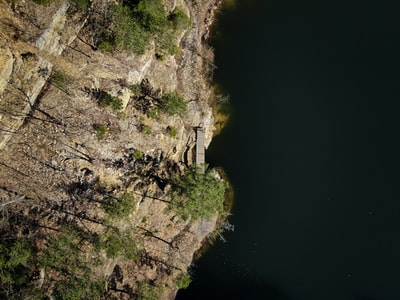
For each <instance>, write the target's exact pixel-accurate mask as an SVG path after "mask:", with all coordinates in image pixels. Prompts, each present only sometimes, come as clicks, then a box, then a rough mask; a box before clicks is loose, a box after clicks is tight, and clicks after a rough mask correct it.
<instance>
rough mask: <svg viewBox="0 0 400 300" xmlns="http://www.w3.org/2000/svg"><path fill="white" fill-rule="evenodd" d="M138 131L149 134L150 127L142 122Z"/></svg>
mask: <svg viewBox="0 0 400 300" xmlns="http://www.w3.org/2000/svg"><path fill="white" fill-rule="evenodd" d="M140 132H141V133H143V134H144V135H150V134H151V127H150V126H149V125H145V124H142V125H141V126H140Z"/></svg>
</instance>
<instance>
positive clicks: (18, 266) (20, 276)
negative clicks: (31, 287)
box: [0, 240, 32, 286]
mask: <svg viewBox="0 0 400 300" xmlns="http://www.w3.org/2000/svg"><path fill="white" fill-rule="evenodd" d="M31 257H32V247H31V246H30V245H29V244H28V243H26V242H24V241H20V240H15V241H12V240H9V241H2V242H1V243H0V286H1V284H13V285H16V286H21V285H23V284H25V283H27V282H28V280H29V277H30V275H31V271H30V270H29V269H28V267H27V264H28V263H29V262H30V260H31Z"/></svg>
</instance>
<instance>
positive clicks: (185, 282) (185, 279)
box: [176, 273, 192, 289]
mask: <svg viewBox="0 0 400 300" xmlns="http://www.w3.org/2000/svg"><path fill="white" fill-rule="evenodd" d="M191 282H192V278H190V275H189V274H188V273H185V274H182V276H181V277H179V279H178V282H177V283H176V286H177V287H178V289H186V288H187V287H188V286H189V285H190V283H191Z"/></svg>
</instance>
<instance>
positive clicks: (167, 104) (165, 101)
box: [161, 91, 186, 116]
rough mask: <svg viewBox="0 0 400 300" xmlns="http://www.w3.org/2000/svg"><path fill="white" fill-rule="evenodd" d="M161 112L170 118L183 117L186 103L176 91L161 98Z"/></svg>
mask: <svg viewBox="0 0 400 300" xmlns="http://www.w3.org/2000/svg"><path fill="white" fill-rule="evenodd" d="M161 110H162V111H163V112H165V113H167V114H168V115H170V116H173V115H179V116H183V115H184V113H185V112H186V102H185V100H184V99H183V98H182V96H180V95H179V94H178V93H177V92H176V91H174V92H171V93H168V94H166V95H164V96H163V97H162V98H161Z"/></svg>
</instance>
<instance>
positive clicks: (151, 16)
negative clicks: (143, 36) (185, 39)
mask: <svg viewBox="0 0 400 300" xmlns="http://www.w3.org/2000/svg"><path fill="white" fill-rule="evenodd" d="M134 13H135V15H136V16H137V17H138V19H139V20H140V24H141V25H142V26H143V28H144V29H146V30H147V31H149V32H151V33H153V34H155V33H164V32H165V30H166V28H167V26H168V20H167V14H166V12H165V9H164V5H163V4H162V1H161V0H142V1H139V3H138V5H137V6H136V7H135V9H134Z"/></svg>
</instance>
